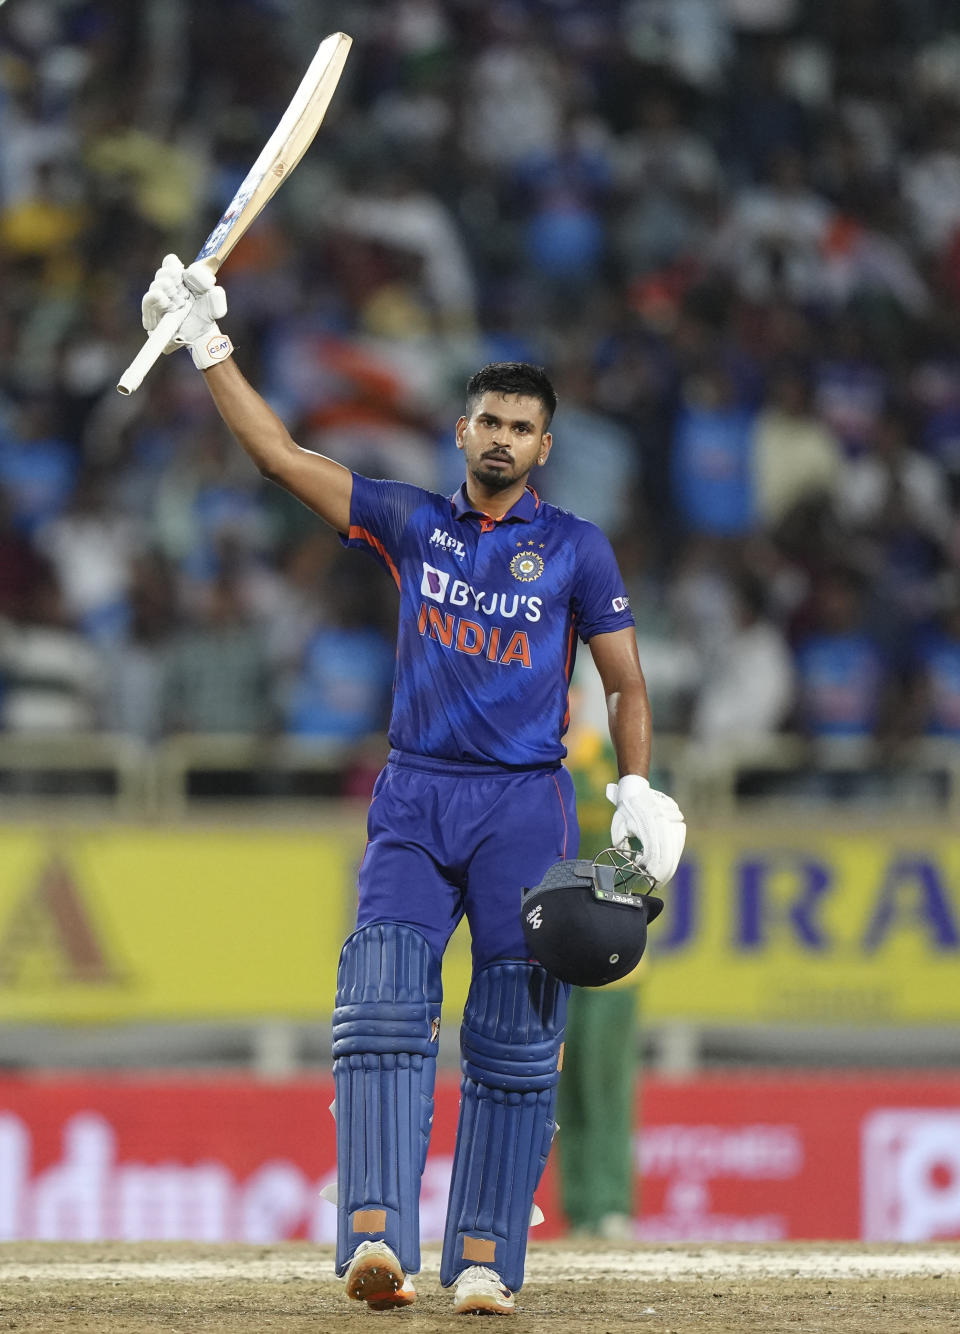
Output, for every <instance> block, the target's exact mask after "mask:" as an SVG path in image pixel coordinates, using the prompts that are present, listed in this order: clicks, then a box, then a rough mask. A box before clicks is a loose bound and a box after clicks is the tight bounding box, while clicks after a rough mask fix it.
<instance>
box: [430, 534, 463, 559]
mask: <svg viewBox="0 0 960 1334" xmlns="http://www.w3.org/2000/svg"><path fill="white" fill-rule="evenodd" d="M430 545H431V546H432V547H440V549H441V550H442V551H449V552H450V553H451V555H453V556H456V557H457V559H458V560H463V558H464V556H465V555H466V554H467V548H466V547H465V546H464V545H463V543H462V542H461V541H460V539H459V537H451V536H450V534H449V533H447V532H444V531H443V530H442V529H440V528H434V530H433V532H432V533H431V534H430Z"/></svg>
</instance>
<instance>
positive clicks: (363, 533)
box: [347, 523, 400, 588]
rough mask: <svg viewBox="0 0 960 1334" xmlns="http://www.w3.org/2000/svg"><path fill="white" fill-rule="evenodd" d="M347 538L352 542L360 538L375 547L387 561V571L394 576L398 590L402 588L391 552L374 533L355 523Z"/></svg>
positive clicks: (351, 526)
mask: <svg viewBox="0 0 960 1334" xmlns="http://www.w3.org/2000/svg"><path fill="white" fill-rule="evenodd" d="M347 536H348V537H349V538H350V540H351V541H353V540H354V539H355V538H359V539H360V540H361V541H362V542H366V543H367V545H368V546H371V547H373V549H374V551H378V552H379V553H380V555H381V556H382V557H383V559H384V560H385V561H386V565H387V569H388V570H389V571H390V573H391V574H392V575H393V582H394V583H395V584H396V586H397V587H398V588H399V587H400V571H399V570H398V569H397V567H396V565H394V563H393V559H392V558H391V556H390V553H389V551H388V550H387V548H386V547H385V546H384V545H383V543H382V542H381V541H380V539H379V538H377V537H374V535H373V533H371V532H369V531H368V530H367V529H366V528H358V527H357V525H356V524H355V523H352V524H351V525H350V531H349V532H348V533H347Z"/></svg>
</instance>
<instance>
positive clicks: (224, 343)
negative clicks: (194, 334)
mask: <svg viewBox="0 0 960 1334" xmlns="http://www.w3.org/2000/svg"><path fill="white" fill-rule="evenodd" d="M231 347H232V344H231V342H230V339H229V338H228V337H227V336H226V334H220V335H219V336H218V337H217V338H211V339H210V341H209V342H208V343H207V356H208V357H213V358H214V360H215V361H220V360H222V358H223V357H225V356H226V355H227V353H228V352H229V351H230V349H231Z"/></svg>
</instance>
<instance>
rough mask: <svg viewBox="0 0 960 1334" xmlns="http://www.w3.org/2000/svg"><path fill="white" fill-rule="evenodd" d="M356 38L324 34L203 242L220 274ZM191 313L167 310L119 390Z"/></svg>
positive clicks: (309, 129) (299, 146) (296, 155)
mask: <svg viewBox="0 0 960 1334" xmlns="http://www.w3.org/2000/svg"><path fill="white" fill-rule="evenodd" d="M352 44H353V38H352V37H348V36H347V34H346V33H345V32H334V33H331V34H330V36H329V37H325V38H324V40H323V41H322V42H321V43H320V45H319V47H318V48H317V54H316V55H315V56H314V57H313V59H312V60H311V62H310V67H309V69H308V70H307V72H306V74H305V75H304V76H303V79H302V80H301V83H300V87H299V88H298V89H297V91H296V92H295V93H294V95H293V100H292V101H291V103H290V105H289V106H288V107H287V109H286V111H285V112H284V113H283V116H282V117H281V118H280V123H279V125H278V126H277V128H276V129H275V130H274V132H273V134H271V136H270V138H269V139H268V140H267V142H266V143H265V144H264V146H263V150H262V152H261V153H260V156H259V157H258V158H257V160H256V162H255V163H254V164H253V166H252V167H251V168H250V170H249V171H248V172H247V175H246V177H245V178H244V181H243V184H242V185H241V186H240V189H239V190H238V191H237V193H236V194H235V195H234V196H233V198H232V199H231V200H230V203H229V204H228V205H227V208H226V211H225V212H224V215H223V217H222V218H221V219H220V221H219V222H218V223H217V225H216V227H214V229H213V231H212V232H211V233H210V235H209V236H208V237H207V239H206V241H204V243H203V249H202V250H201V251H200V253H199V255H197V259H198V260H202V261H203V263H204V264H207V265H209V267H210V271H211V272H212V273H216V272H217V270H218V269H219V267H220V265H221V264H222V263H223V261H224V260H225V259H226V257H227V256H228V255H229V254H230V251H231V250H232V249H233V247H234V246H235V245H236V244H237V242H238V241H239V240H240V237H241V236H242V235H243V234H244V232H245V231H246V230H247V228H248V227H249V226H250V224H251V223H252V222H253V220H254V219H255V218H256V217H257V216H258V214H259V213H260V210H261V209H262V208H263V206H264V204H266V202H267V200H268V199H271V198H272V197H273V195H274V193H275V192H276V190H277V189H278V188H279V186H280V184H281V183H282V182H283V181H284V180H285V179H286V177H287V176H289V175H290V173H291V171H293V169H294V167H295V166H296V165H297V163H298V162H299V161H300V159H301V158H302V157H303V155H304V153H305V152H306V151H307V149H308V148H309V147H310V144H311V143H312V142H313V136H314V135H315V134H316V132H317V130H319V128H320V126H321V124H322V122H323V118H324V116H325V115H326V112H327V107H328V106H329V105H330V99H331V98H332V97H333V94H334V91H335V89H336V86H337V84H338V83H339V82H340V75H341V74H342V73H343V67H344V65H345V64H346V60H347V56H348V54H349V52H350V47H351V46H352ZM189 312H190V307H189V305H188V306H186V307H184V308H183V309H182V310H172V311H170V313H169V315H165V316H164V317H163V319H162V320H161V321H160V323H159V324H158V325H157V327H156V328H155V329H154V331H153V333H151V334H150V335H149V336H148V337H147V341H146V342H145V343H144V345H143V347H142V348H141V349H140V351H139V352H138V353H137V355H136V356H135V357H134V359H133V361H131V363H130V365H129V366H128V367H127V369H126V370H125V371H124V373H123V375H121V377H120V381H119V383H118V385H117V389H118V390H119V392H120V393H121V394H132V393H133V391H134V390H135V389H139V387H140V385H141V384H142V383H143V378H144V376H145V375H146V373H147V371H148V370H149V369H150V367H151V366H152V365H153V363H154V362H155V361H157V360H158V358H159V357H160V354H161V353H162V352H163V349H164V348H165V347H166V345H167V343H169V341H170V339H171V338H172V337H173V335H174V334H175V333H176V332H177V330H178V329H179V328H180V325H181V324H182V323H183V322H184V320H185V319H186V318H187V315H188V314H189Z"/></svg>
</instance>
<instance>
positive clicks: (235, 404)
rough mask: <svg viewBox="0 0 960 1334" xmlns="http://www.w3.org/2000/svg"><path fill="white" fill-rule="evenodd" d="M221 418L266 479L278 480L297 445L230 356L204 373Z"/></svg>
mask: <svg viewBox="0 0 960 1334" xmlns="http://www.w3.org/2000/svg"><path fill="white" fill-rule="evenodd" d="M203 378H204V380H205V381H206V384H207V388H208V389H209V390H210V393H211V394H212V396H213V401H214V402H215V403H216V405H217V410H218V412H219V413H220V416H221V417H222V418H223V420H224V421H225V422H226V424H227V426H228V427H229V428H230V430H231V432H232V433H233V435H234V436H235V437H236V439H237V441H238V442H239V444H240V445H241V446H242V447H243V449H244V450H245V451H246V453H247V454H249V455H250V458H251V459H252V460H253V462H254V463H255V464H256V466H257V467H258V468H259V469H260V471H261V472H262V473H263V474H264V476H266V477H270V478H276V479H277V480H279V477H280V474H281V473H282V472H283V471H284V466H285V464H286V463H287V460H288V457H290V456H292V455H293V454H294V452H295V451H296V450H297V448H298V446H297V445H296V444H295V443H294V441H293V439H292V438H291V436H290V432H289V431H288V430H287V428H286V426H285V425H284V424H283V422H282V421H281V420H280V418H279V417H278V416H277V414H276V413H275V412H274V410H273V409H272V408H271V407H270V405H269V404H268V403H267V402H266V401H265V399H263V398H262V397H261V396H260V394H258V393H257V391H256V390H255V389H254V387H253V385H251V384H250V383H249V381H248V380H246V379H245V378H244V376H243V374H242V372H241V370H240V368H239V366H238V365H237V364H236V362H235V361H234V359H233V357H228V359H227V360H226V361H221V362H220V363H219V364H218V365H216V366H211V367H210V369H209V370H207V371H204V372H203Z"/></svg>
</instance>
